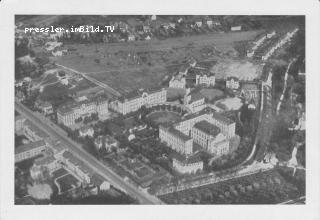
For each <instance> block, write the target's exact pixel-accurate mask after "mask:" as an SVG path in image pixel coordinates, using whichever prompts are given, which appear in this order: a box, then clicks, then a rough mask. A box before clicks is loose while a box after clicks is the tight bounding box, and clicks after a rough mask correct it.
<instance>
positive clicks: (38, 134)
mask: <svg viewBox="0 0 320 220" xmlns="http://www.w3.org/2000/svg"><path fill="white" fill-rule="evenodd" d="M22 132H23V134H24V136H26V137H27V138H28V139H29V140H30V141H32V142H35V141H39V140H44V139H47V138H49V135H48V134H47V133H46V132H44V131H42V130H40V129H39V128H38V127H37V126H35V125H34V124H33V123H32V122H31V121H29V120H26V121H25V122H24V125H23V128H22Z"/></svg>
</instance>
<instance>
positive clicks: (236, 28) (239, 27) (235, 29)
mask: <svg viewBox="0 0 320 220" xmlns="http://www.w3.org/2000/svg"><path fill="white" fill-rule="evenodd" d="M241 29H242V27H241V25H238V26H232V27H231V31H241Z"/></svg>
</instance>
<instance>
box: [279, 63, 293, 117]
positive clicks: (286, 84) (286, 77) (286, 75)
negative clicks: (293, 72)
mask: <svg viewBox="0 0 320 220" xmlns="http://www.w3.org/2000/svg"><path fill="white" fill-rule="evenodd" d="M293 62H294V60H292V61H291V62H290V63H289V65H288V67H287V70H286V73H285V76H284V86H283V91H282V94H281V97H280V100H279V102H278V106H277V111H276V112H277V115H279V111H280V107H281V104H282V101H283V99H284V94H285V92H286V90H287V86H288V76H289V69H290V66H291V64H292V63H293Z"/></svg>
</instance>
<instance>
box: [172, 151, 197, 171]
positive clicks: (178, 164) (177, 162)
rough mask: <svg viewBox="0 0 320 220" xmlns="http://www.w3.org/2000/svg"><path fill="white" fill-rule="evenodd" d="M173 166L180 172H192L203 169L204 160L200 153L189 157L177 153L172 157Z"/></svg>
mask: <svg viewBox="0 0 320 220" xmlns="http://www.w3.org/2000/svg"><path fill="white" fill-rule="evenodd" d="M172 166H173V168H174V169H175V170H176V171H178V172H179V173H190V174H192V173H196V172H197V171H202V170H203V161H202V160H201V158H200V157H199V156H198V155H193V156H191V157H187V158H186V157H183V156H181V155H175V156H174V157H173V158H172Z"/></svg>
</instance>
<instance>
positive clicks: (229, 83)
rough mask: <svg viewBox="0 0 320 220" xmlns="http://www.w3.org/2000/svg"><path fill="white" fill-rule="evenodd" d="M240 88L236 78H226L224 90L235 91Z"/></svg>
mask: <svg viewBox="0 0 320 220" xmlns="http://www.w3.org/2000/svg"><path fill="white" fill-rule="evenodd" d="M239 87H240V81H239V79H238V78H237V77H233V76H231V77H228V78H227V80H226V88H228V89H232V90H237V89H239Z"/></svg>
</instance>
